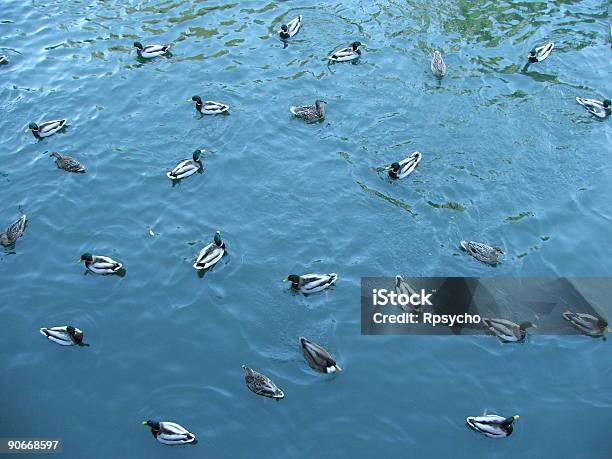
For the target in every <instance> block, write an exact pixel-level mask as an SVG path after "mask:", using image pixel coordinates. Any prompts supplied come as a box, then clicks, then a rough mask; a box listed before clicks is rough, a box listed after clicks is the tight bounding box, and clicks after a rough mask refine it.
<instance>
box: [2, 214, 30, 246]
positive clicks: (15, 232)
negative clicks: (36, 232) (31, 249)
mask: <svg viewBox="0 0 612 459" xmlns="http://www.w3.org/2000/svg"><path fill="white" fill-rule="evenodd" d="M27 223H28V219H27V217H26V216H25V214H24V215H22V216H21V217H20V218H19V220H17V221H16V222H14V223H11V224H10V225H9V226H8V228H7V229H6V231H5V232H4V233H0V244H2V245H3V246H4V247H10V246H12V245H14V244H15V242H16V241H17V239H19V238H20V237H21V236H23V233H24V231H25V228H26V225H27Z"/></svg>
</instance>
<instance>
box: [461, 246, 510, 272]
mask: <svg viewBox="0 0 612 459" xmlns="http://www.w3.org/2000/svg"><path fill="white" fill-rule="evenodd" d="M461 247H462V248H463V249H464V250H465V251H466V252H467V253H469V254H470V255H471V256H473V257H474V258H476V259H477V260H478V261H482V262H483V263H486V264H488V265H491V266H495V265H497V263H499V258H500V257H501V256H502V255H505V253H504V252H503V250H502V249H500V248H499V247H491V246H490V245H487V244H483V243H482V242H473V241H461Z"/></svg>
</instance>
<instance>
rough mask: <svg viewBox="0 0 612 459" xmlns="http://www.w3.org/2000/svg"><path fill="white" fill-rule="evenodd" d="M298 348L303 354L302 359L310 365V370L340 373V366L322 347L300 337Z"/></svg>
mask: <svg viewBox="0 0 612 459" xmlns="http://www.w3.org/2000/svg"><path fill="white" fill-rule="evenodd" d="M299 341H300V347H301V348H302V352H303V353H304V357H305V358H306V361H307V362H308V365H310V368H312V369H313V370H317V371H319V372H321V373H335V372H336V371H342V368H340V365H338V364H337V363H336V361H335V360H334V359H332V356H331V355H330V354H329V352H327V350H326V349H324V348H323V347H322V346H320V345H318V344H315V343H313V342H312V341H308V340H307V339H306V338H304V337H303V336H301V337H300V338H299Z"/></svg>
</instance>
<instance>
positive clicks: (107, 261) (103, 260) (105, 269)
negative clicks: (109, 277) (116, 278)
mask: <svg viewBox="0 0 612 459" xmlns="http://www.w3.org/2000/svg"><path fill="white" fill-rule="evenodd" d="M79 261H84V262H85V267H86V268H87V269H88V270H89V271H91V272H92V273H96V274H115V273H117V272H118V271H119V270H120V269H121V268H123V265H122V264H121V263H119V262H118V261H115V260H113V259H112V258H110V257H104V256H102V255H92V254H91V253H84V254H83V255H81V259H80V260H79Z"/></svg>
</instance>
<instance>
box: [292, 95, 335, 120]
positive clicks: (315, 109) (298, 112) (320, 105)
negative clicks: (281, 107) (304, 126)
mask: <svg viewBox="0 0 612 459" xmlns="http://www.w3.org/2000/svg"><path fill="white" fill-rule="evenodd" d="M326 105H327V102H325V101H324V100H317V101H315V103H314V105H302V106H301V107H290V108H289V111H290V112H291V113H293V114H294V115H295V116H297V117H298V118H302V119H304V120H306V121H307V122H309V123H315V122H317V121H323V120H324V119H325V106H326Z"/></svg>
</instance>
